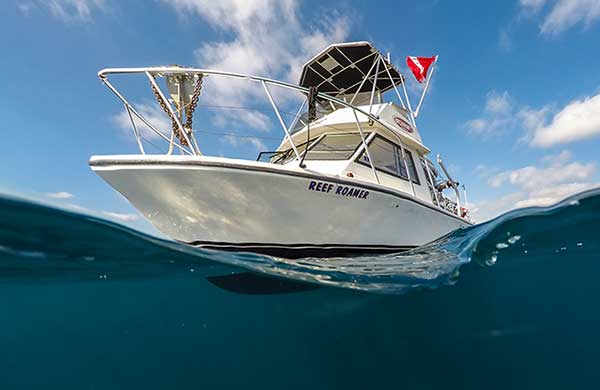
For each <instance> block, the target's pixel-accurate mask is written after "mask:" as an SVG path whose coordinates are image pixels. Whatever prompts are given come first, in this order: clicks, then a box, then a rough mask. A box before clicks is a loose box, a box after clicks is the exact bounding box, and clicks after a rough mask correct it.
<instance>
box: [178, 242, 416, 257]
mask: <svg viewBox="0 0 600 390" xmlns="http://www.w3.org/2000/svg"><path fill="white" fill-rule="evenodd" d="M185 244H188V245H192V246H195V247H197V248H203V249H214V250H220V251H228V252H252V253H258V254H261V255H268V256H276V257H283V258H286V259H299V258H302V257H352V256H361V255H368V254H385V253H398V252H404V251H407V250H410V249H413V248H416V246H398V245H340V244H322V245H317V244H262V243H227V242H212V241H192V242H185Z"/></svg>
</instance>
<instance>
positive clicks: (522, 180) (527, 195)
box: [473, 150, 600, 221]
mask: <svg viewBox="0 0 600 390" xmlns="http://www.w3.org/2000/svg"><path fill="white" fill-rule="evenodd" d="M571 159H572V154H571V153H570V152H569V151H566V150H565V151H562V152H560V153H558V154H555V155H548V156H545V157H543V158H542V159H541V164H540V165H539V166H536V165H528V166H525V167H521V168H517V169H513V170H508V171H504V172H500V173H497V174H494V175H489V176H488V178H487V181H488V184H489V185H490V186H491V187H493V188H500V187H502V188H510V189H511V190H513V191H512V192H511V193H509V194H508V195H505V196H503V197H501V198H498V199H495V200H488V201H482V202H478V203H477V204H476V207H475V210H476V211H475V212H473V215H474V216H475V218H476V219H477V220H478V221H483V220H486V219H489V218H492V217H495V216H497V215H498V214H501V213H503V212H506V211H508V210H511V209H516V208H522V207H529V206H549V205H552V204H555V203H557V202H559V201H561V200H562V199H564V198H567V197H568V196H571V195H574V194H576V193H579V192H582V191H585V190H588V189H591V188H596V187H600V182H598V181H597V180H594V175H595V173H596V164H595V163H593V162H588V163H583V162H580V161H571ZM482 170H483V171H485V172H489V168H487V167H485V169H484V168H482Z"/></svg>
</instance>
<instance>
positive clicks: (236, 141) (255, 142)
mask: <svg viewBox="0 0 600 390" xmlns="http://www.w3.org/2000/svg"><path fill="white" fill-rule="evenodd" d="M222 140H223V141H224V142H226V143H228V144H229V145H231V146H235V147H239V146H242V145H251V146H252V147H253V148H254V149H256V151H259V152H262V151H266V150H267V149H268V148H267V146H266V145H265V144H264V142H262V141H261V140H260V139H259V138H256V137H252V136H234V135H226V136H224V137H223V138H222Z"/></svg>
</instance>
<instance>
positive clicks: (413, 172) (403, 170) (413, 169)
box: [396, 147, 421, 184]
mask: <svg viewBox="0 0 600 390" xmlns="http://www.w3.org/2000/svg"><path fill="white" fill-rule="evenodd" d="M396 152H397V153H398V160H399V161H400V176H401V177H402V178H403V179H406V180H408V174H407V173H406V167H405V165H404V163H403V162H402V150H400V148H399V147H396ZM404 154H405V156H406V166H408V169H410V178H411V179H412V181H413V183H415V184H421V182H420V181H419V174H418V173H417V168H416V167H415V160H414V159H413V156H412V153H411V152H410V151H408V150H406V149H404Z"/></svg>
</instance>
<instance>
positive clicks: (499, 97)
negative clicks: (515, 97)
mask: <svg viewBox="0 0 600 390" xmlns="http://www.w3.org/2000/svg"><path fill="white" fill-rule="evenodd" d="M511 109H512V103H511V101H510V96H509V94H508V92H507V91H504V92H502V93H498V92H496V91H490V92H488V95H487V98H486V101H485V110H486V111H487V112H490V113H492V114H508V113H509V112H510V111H511Z"/></svg>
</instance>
